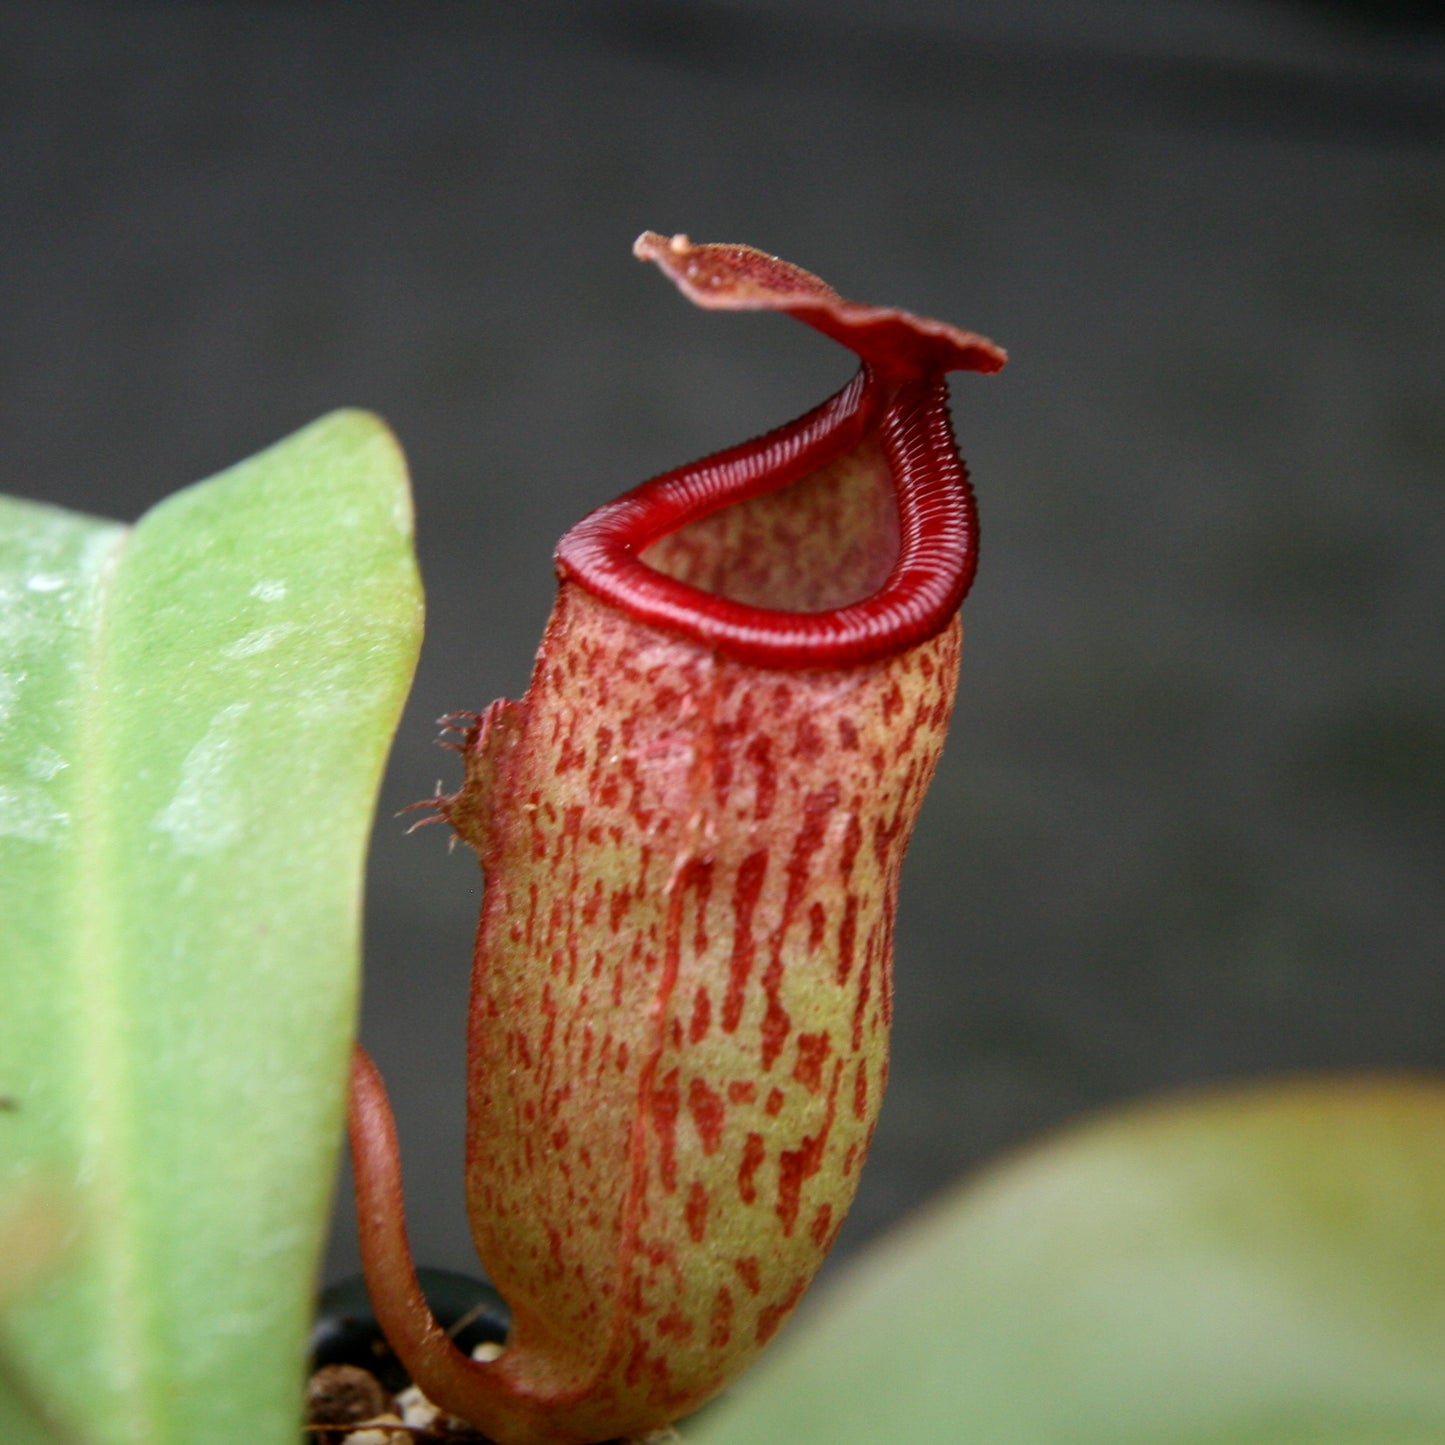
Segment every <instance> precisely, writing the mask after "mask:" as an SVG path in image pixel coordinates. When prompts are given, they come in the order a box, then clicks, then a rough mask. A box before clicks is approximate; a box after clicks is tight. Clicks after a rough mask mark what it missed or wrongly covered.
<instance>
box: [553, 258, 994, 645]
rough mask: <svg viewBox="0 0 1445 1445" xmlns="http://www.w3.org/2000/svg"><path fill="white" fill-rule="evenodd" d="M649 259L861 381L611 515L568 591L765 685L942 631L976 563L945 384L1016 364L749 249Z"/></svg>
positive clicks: (657, 484) (597, 526)
mask: <svg viewBox="0 0 1445 1445" xmlns="http://www.w3.org/2000/svg"><path fill="white" fill-rule="evenodd" d="M633 249H634V251H635V253H636V254H637V255H638V256H639V257H640V258H641V259H643V260H647V261H653V262H655V263H656V264H657V265H658V266H659V267H660V268H661V269H662V270H663V272H664V273H665V274H666V275H667V276H668V277H669V278H670V279H671V280H672V281H673V282H674V283H675V284H676V285H677V286H678V288H679V289H680V290H681V291H682V292H683V294H684V295H686V296H687V297H688V298H689V299H690V300H692V301H694V302H695V303H696V304H697V305H699V306H702V307H705V308H707V309H709V310H735V311H736V310H767V311H782V312H784V313H786V314H788V315H790V316H793V317H794V318H795V319H797V320H799V321H802V322H803V323H805V324H806V325H808V326H812V327H813V328H814V329H815V330H818V331H821V332H822V333H823V334H824V335H826V336H829V337H831V338H832V339H833V340H835V341H837V342H839V343H841V344H842V345H844V346H846V347H847V348H848V349H849V350H851V351H852V352H853V353H854V354H855V355H856V356H858V358H859V360H860V361H861V362H862V367H861V369H860V371H859V372H858V375H857V376H856V377H854V379H853V380H852V381H851V382H850V383H849V384H848V385H847V386H845V387H844V388H843V389H842V390H841V391H839V392H838V393H837V394H836V395H834V396H832V397H830V398H829V399H828V400H827V401H825V402H823V404H822V405H821V406H818V407H815V408H814V409H813V410H812V411H810V412H808V413H807V414H806V415H804V416H802V417H799V418H798V420H797V421H794V422H790V423H789V424H788V425H786V426H783V427H779V428H778V429H777V430H775V431H771V432H768V433H767V434H765V435H764V436H761V437H758V438H757V439H755V440H753V441H750V442H744V443H743V444H742V445H741V446H736V447H732V448H730V449H728V450H727V451H722V452H717V453H715V454H714V455H712V456H710V457H705V458H703V460H701V461H698V462H693V463H691V464H690V465H688V466H684V467H679V468H677V469H676V470H674V471H670V472H665V473H663V474H662V475H661V476H659V477H654V478H653V479H652V480H651V481H648V482H644V483H643V484H642V485H641V486H640V487H636V488H634V489H633V490H632V491H630V492H627V493H625V494H624V495H623V496H621V497H619V498H617V500H616V501H614V502H609V503H608V504H607V505H605V506H603V507H600V508H598V509H597V510H596V511H595V512H593V513H591V515H590V516H588V517H585V518H584V519H583V520H582V521H581V522H579V523H578V524H577V525H576V526H575V527H573V528H572V529H571V531H569V532H568V533H567V534H566V535H565V536H564V537H563V538H562V541H561V543H560V544H559V545H558V548H557V554H556V563H557V570H558V574H559V575H560V576H561V577H562V578H563V579H565V580H570V581H573V582H576V583H577V584H578V585H579V586H581V587H583V588H584V589H586V590H587V591H588V592H590V593H592V594H593V595H594V596H596V597H598V598H599V599H601V600H602V601H604V602H608V603H610V604H612V605H613V606H615V607H617V608H619V609H620V610H621V611H623V612H624V613H626V614H627V615H628V616H630V617H633V618H635V619H637V620H638V621H641V622H646V623H650V624H652V625H653V626H656V627H660V628H663V629H664V630H667V631H671V632H674V633H679V634H681V635H683V636H685V637H689V638H692V639H694V640H695V641H697V642H700V643H702V644H703V645H705V646H708V647H712V648H714V649H716V650H717V651H718V652H720V653H723V654H725V655H727V656H730V657H733V658H736V659H738V660H740V661H743V662H749V663H753V664H756V665H759V666H765V667H777V668H784V669H793V670H797V669H801V668H829V667H843V666H851V665H855V664H857V663H860V662H868V661H874V660H877V659H879V658H883V657H888V656H892V655H894V654H896V653H898V652H901V651H903V650H904V649H906V648H908V647H912V646H914V645H915V644H917V643H919V642H922V641H925V640H926V639H927V638H929V637H932V636H933V635H935V634H936V633H938V632H940V631H942V629H943V628H944V627H945V626H946V625H947V624H948V622H949V620H950V618H952V616H953V614H954V612H956V611H957V609H958V607H959V604H960V603H961V602H962V601H963V598H964V596H965V594H966V593H967V592H968V589H969V586H970V584H971V583H972V581H973V575H974V571H975V569H976V566H977V554H978V519H977V516H976V513H975V510H974V501H973V493H972V491H971V489H970V488H969V484H968V476H967V473H966V472H965V470H964V467H963V463H962V462H961V461H960V459H959V455H958V448H957V445H956V444H955V442H954V438H953V426H952V423H951V421H950V419H949V412H948V385H947V382H946V381H945V379H944V378H945V374H946V373H947V372H949V371H957V370H967V371H985V372H987V371H997V370H998V369H999V368H1000V367H1001V366H1002V365H1003V364H1004V361H1005V359H1006V358H1005V356H1004V353H1003V352H1002V351H1001V350H1000V349H999V348H998V347H996V346H995V345H994V344H993V343H992V342H991V341H988V340H986V339H985V338H984V337H981V336H976V335H974V334H973V333H972V332H967V331H960V330H958V329H957V328H956V327H952V326H948V325H945V324H944V323H942V322H938V321H932V320H929V319H928V318H927V317H922V316H915V315H913V314H912V313H911V312H907V311H900V310H896V309H893V308H889V307H877V306H863V305H860V304H859V303H857V302H854V301H848V300H845V299H844V298H843V297H841V296H839V295H838V293H837V292H836V291H834V290H833V289H832V287H830V286H828V285H827V284H826V283H825V282H823V281H821V280H819V279H818V277H816V276H814V275H812V274H811V273H810V272H807V271H804V270H802V269H801V268H800V267H797V266H792V265H790V264H789V263H788V262H786V261H780V260H779V259H778V258H777V257H775V256H769V255H767V254H766V253H764V252H762V251H757V250H754V249H753V248H751V247H748V246H720V245H694V244H693V243H692V242H691V241H689V240H688V238H687V237H686V236H673V237H671V238H668V237H664V236H660V235H657V234H656V233H654V232H651V231H648V232H644V233H643V235H642V236H640V237H639V238H638V241H637V244H636V245H635V246H634V248H633Z"/></svg>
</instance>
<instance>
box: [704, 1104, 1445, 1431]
mask: <svg viewBox="0 0 1445 1445" xmlns="http://www.w3.org/2000/svg"><path fill="white" fill-rule="evenodd" d="M684 1434H685V1437H686V1439H687V1442H688V1445H806V1442H811V1441H817V1442H819V1445H823V1442H826V1445H882V1442H885V1441H894V1440H897V1441H903V1442H907V1445H933V1442H937V1445H1146V1442H1147V1445H1427V1442H1429V1445H1438V1442H1440V1441H1441V1440H1445V1083H1442V1082H1429V1081H1426V1080H1415V1081H1411V1080H1405V1079H1398V1080H1389V1079H1359V1080H1355V1081H1350V1080H1346V1079H1340V1080H1335V1081H1314V1082H1299V1083H1290V1084H1285V1085H1280V1086H1275V1087H1254V1088H1249V1089H1243V1088H1241V1089H1238V1090H1234V1091H1228V1092H1221V1093H1218V1094H1210V1095H1197V1096H1193V1097H1185V1098H1181V1099H1178V1100H1174V1101H1166V1102H1164V1103H1159V1104H1153V1105H1149V1106H1146V1107H1142V1108H1136V1109H1132V1110H1129V1111H1127V1112H1123V1113H1119V1114H1116V1115H1112V1116H1109V1117H1106V1118H1104V1119H1102V1120H1101V1121H1098V1122H1094V1123H1090V1124H1087V1125H1085V1126H1084V1127H1082V1128H1078V1129H1075V1130H1073V1131H1071V1132H1069V1133H1067V1134H1064V1135H1062V1136H1060V1137H1057V1138H1055V1139H1054V1140H1052V1141H1051V1142H1048V1143H1046V1144H1044V1145H1043V1146H1041V1147H1038V1148H1036V1149H1034V1150H1032V1151H1030V1152H1026V1153H1024V1154H1022V1155H1020V1156H1018V1157H1016V1158H1014V1159H1013V1160H1012V1161H1009V1162H1006V1163H1004V1164H1003V1165H1002V1166H1000V1167H998V1168H996V1169H994V1170H992V1171H989V1172H987V1173H985V1174H984V1175H983V1176H981V1177H980V1178H979V1179H977V1180H976V1181H975V1182H973V1183H971V1184H969V1185H968V1186H967V1187H965V1188H964V1189H962V1190H961V1191H960V1192H958V1193H956V1194H954V1195H953V1196H952V1197H950V1198H948V1199H947V1200H946V1201H945V1202H944V1203H943V1204H941V1205H940V1206H937V1207H935V1208H933V1209H932V1210H931V1211H929V1212H928V1214H927V1215H926V1217H924V1218H922V1219H921V1220H920V1221H919V1222H917V1223H916V1224H914V1225H912V1226H911V1227H908V1228H905V1229H903V1230H901V1231H899V1232H898V1233H897V1234H895V1235H894V1236H893V1237H892V1238H891V1239H889V1240H886V1241H885V1242H884V1244H883V1245H882V1246H881V1247H875V1249H874V1251H873V1252H872V1253H871V1255H869V1256H867V1257H865V1259H864V1260H863V1261H861V1262H860V1263H859V1264H857V1265H855V1266H854V1267H853V1268H852V1271H851V1273H850V1274H846V1275H845V1276H844V1277H843V1278H842V1279H840V1280H839V1281H838V1282H836V1283H835V1284H834V1286H833V1288H832V1289H831V1290H824V1291H823V1292H822V1294H821V1296H820V1297H819V1298H818V1299H817V1300H816V1301H814V1302H813V1303H812V1305H811V1307H810V1308H809V1309H808V1310H807V1311H806V1312H805V1313H804V1315H802V1316H801V1317H800V1318H799V1321H798V1323H797V1325H796V1327H795V1328H793V1329H792V1330H790V1331H788V1332H786V1333H785V1335H784V1337H783V1340H782V1342H781V1344H780V1346H779V1348H778V1349H777V1351H776V1352H775V1354H773V1355H771V1356H769V1357H768V1358H767V1360H766V1361H765V1363H764V1364H763V1366H762V1368H761V1369H760V1370H759V1371H758V1372H757V1373H756V1374H755V1375H754V1376H753V1377H751V1378H750V1379H749V1380H748V1381H745V1382H744V1384H743V1385H742V1386H741V1387H740V1388H739V1389H738V1390H737V1391H736V1392H735V1393H734V1394H733V1396H732V1397H731V1398H729V1399H728V1400H726V1401H724V1402H723V1403H721V1404H720V1405H719V1406H718V1407H716V1409H715V1411H714V1412H712V1413H711V1414H709V1415H706V1416H704V1417H702V1418H700V1419H699V1420H697V1421H695V1422H694V1423H693V1424H692V1425H690V1426H687V1427H685V1429H684Z"/></svg>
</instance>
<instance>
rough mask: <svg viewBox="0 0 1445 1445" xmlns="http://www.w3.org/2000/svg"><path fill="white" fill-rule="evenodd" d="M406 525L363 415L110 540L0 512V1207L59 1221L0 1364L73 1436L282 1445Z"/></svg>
mask: <svg viewBox="0 0 1445 1445" xmlns="http://www.w3.org/2000/svg"><path fill="white" fill-rule="evenodd" d="M411 532H412V518H411V503H410V497H409V493H408V489H407V481H406V471H405V464H404V461H403V459H402V457H401V454H400V452H399V450H398V449H397V447H396V444H395V442H394V440H393V439H392V437H391V435H390V434H389V433H388V432H387V430H386V428H385V427H384V426H383V425H382V424H381V423H380V422H379V421H377V420H376V419H375V418H373V417H370V416H367V415H365V414H362V413H355V412H352V413H337V414H335V415H333V416H330V417H327V418H324V419H323V420H321V421H319V422H317V423H316V424H314V425H313V426H311V427H309V428H307V429H306V430H305V431H302V432H300V433H298V434H297V435H295V436H293V437H291V438H290V439H288V440H287V441H284V442H282V443H280V444H279V445H278V446H276V447H274V448H272V449H271V450H269V451H267V452H265V453H263V454H262V455H260V456H258V457H255V458H253V459H252V460H250V461H248V462H244V463H242V464H241V465H240V466H237V467H235V468H233V469H231V470H230V471H228V472H225V473H223V474H222V475H220V476H218V477H215V478H213V479H212V480H210V481H208V482H204V483H202V484H200V485H198V486H195V487H192V488H189V489H188V490H186V491H183V492H181V493H179V494H177V495H176V496H173V497H171V498H169V499H168V500H167V501H165V502H163V503H162V504H161V505H160V506H158V507H156V508H155V509H154V510H153V511H151V512H150V513H148V514H147V515H146V516H145V517H144V518H143V519H142V520H141V522H140V523H139V524H137V525H136V526H135V527H134V528H133V529H131V528H125V527H121V526H118V525H116V524H114V523H111V522H104V521H99V520H96V519H94V518H89V517H81V516H76V515H73V514H70V513H66V512H61V511H57V510H55V509H53V508H47V507H43V506H39V505H35V504H32V503H27V502H20V501H15V500H8V499H6V500H0V918H3V919H4V931H3V934H0V998H3V999H4V1006H3V1008H0V1195H5V1194H6V1193H8V1192H9V1191H11V1190H13V1189H16V1188H19V1187H23V1186H25V1185H26V1184H27V1182H31V1181H35V1180H42V1179H43V1180H46V1181H57V1182H58V1183H59V1184H61V1185H63V1186H64V1187H65V1188H66V1189H67V1190H68V1191H69V1192H70V1196H71V1203H72V1205H73V1213H74V1227H73V1229H71V1231H70V1237H69V1238H68V1241H67V1251H66V1255H65V1258H64V1259H63V1261H62V1262H61V1264H60V1266H59V1268H58V1270H57V1271H56V1272H55V1273H54V1274H53V1275H52V1276H51V1277H50V1278H49V1279H48V1280H46V1281H45V1282H43V1284H42V1285H41V1286H40V1287H38V1288H37V1289H35V1290H33V1291H32V1292H31V1293H30V1294H29V1295H28V1296H26V1297H25V1298H23V1299H21V1300H20V1301H19V1302H18V1303H16V1304H15V1305H13V1307H12V1308H10V1309H9V1310H8V1311H7V1313H6V1316H5V1319H4V1321H3V1329H0V1354H3V1358H4V1359H5V1361H6V1363H7V1367H8V1368H9V1369H11V1370H12V1371H14V1372H18V1373H19V1376H20V1377H22V1378H23V1379H24V1380H25V1381H26V1382H28V1384H29V1385H30V1386H32V1387H33V1388H34V1390H35V1391H36V1392H37V1395H38V1398H40V1399H42V1400H43V1401H44V1402H45V1404H46V1407H47V1408H52V1407H53V1408H54V1409H55V1411H56V1412H57V1413H58V1414H59V1415H60V1416H61V1417H62V1418H65V1419H67V1420H69V1421H71V1422H73V1423H74V1427H75V1429H76V1431H77V1433H78V1434H80V1435H81V1436H82V1437H83V1438H84V1439H85V1440H86V1441H87V1442H93V1445H242V1442H244V1445H270V1442H273V1441H274V1442H277V1445H280V1442H283V1441H284V1442H285V1445H294V1442H295V1439H296V1432H297V1422H298V1417H299V1400H300V1387H301V1372H302V1368H303V1363H304V1361H303V1356H304V1341H305V1335H306V1329H307V1324H308V1313H309V1308H310V1296H311V1289H312V1283H313V1279H314V1276H315V1273H316V1270H317V1265H318V1257H319V1252H320V1247H321V1240H322V1235H323V1230H324V1226H325V1220H326V1213H327V1205H328V1200H329V1195H330V1191H331V1181H332V1175H333V1171H334V1165H335V1162H336V1155H337V1150H338V1147H339V1140H340V1123H341V1114H342V1107H343V1102H344V1090H345V1078H346V1059H347V1049H348V1041H349V1039H350V1037H351V1034H352V1030H353V1025H354V1015H355V1005H356V991H357V973H358V961H359V916H360V910H359V905H360V893H361V882H362V866H363V860H364V856H365V850H366V843H367V836H368V832H369V826H370V820H371V813H372V810H373V807H374V803H375V797H376V790H377V786H378V783H379V779H380V774H381V769H382V765H383V762H384V760H385V755H386V751H387V747H388V744H389V742H390V738H391V735H392V732H393V730H394V727H395V724H396V719H397V717H398V714H399V712H400V708H401V705H402V702H403V700H404V697H405V694H406V690H407V687H408V684H409V681H410V677H411V672H412V668H413V665H414V662H415V657H416V651H417V646H418V642H419V637H420V625H421V599H420V590H419V585H418V580H417V576H416V569H415V562H414V558H413V553H412V546H411Z"/></svg>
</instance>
